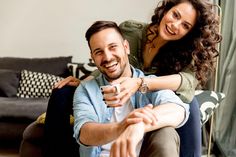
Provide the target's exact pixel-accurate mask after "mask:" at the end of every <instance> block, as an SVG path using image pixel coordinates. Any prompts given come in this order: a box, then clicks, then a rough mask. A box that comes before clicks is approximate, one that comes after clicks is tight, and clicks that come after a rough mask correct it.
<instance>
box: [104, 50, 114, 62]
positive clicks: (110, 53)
mask: <svg viewBox="0 0 236 157" xmlns="http://www.w3.org/2000/svg"><path fill="white" fill-rule="evenodd" d="M104 58H105V59H106V60H107V61H109V60H111V59H112V52H110V51H109V50H105V51H104Z"/></svg>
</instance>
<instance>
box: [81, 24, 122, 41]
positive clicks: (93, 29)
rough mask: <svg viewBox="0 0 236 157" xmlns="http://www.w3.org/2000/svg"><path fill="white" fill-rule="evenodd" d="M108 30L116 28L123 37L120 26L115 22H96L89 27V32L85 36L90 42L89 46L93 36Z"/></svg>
mask: <svg viewBox="0 0 236 157" xmlns="http://www.w3.org/2000/svg"><path fill="white" fill-rule="evenodd" d="M107 28H114V29H115V30H116V31H117V32H118V33H119V34H120V35H121V36H122V37H123V35H122V32H121V30H120V28H119V26H118V25H117V24H116V23H115V22H113V21H96V22H94V23H93V24H92V25H91V26H90V27H89V29H88V30H87V32H86V34H85V38H86V40H87V41H88V44H89V40H90V38H91V36H92V35H93V34H95V33H97V32H100V31H102V30H104V29H107ZM89 45H90V44H89Z"/></svg>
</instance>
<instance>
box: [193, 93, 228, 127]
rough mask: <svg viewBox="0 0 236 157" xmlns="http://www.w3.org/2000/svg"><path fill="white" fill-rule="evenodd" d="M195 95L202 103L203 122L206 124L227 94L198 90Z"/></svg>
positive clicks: (200, 103)
mask: <svg viewBox="0 0 236 157" xmlns="http://www.w3.org/2000/svg"><path fill="white" fill-rule="evenodd" d="M195 96H196V98H197V100H198V102H199V105H200V114H201V115H200V116H201V124H202V125H204V124H205V123H206V122H207V121H208V119H209V118H210V117H211V115H212V114H213V112H214V111H215V110H216V108H217V107H218V106H219V103H220V102H221V101H222V100H223V99H224V98H225V94H224V93H221V92H214V91H209V90H196V91H195Z"/></svg>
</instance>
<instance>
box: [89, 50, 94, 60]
mask: <svg viewBox="0 0 236 157" xmlns="http://www.w3.org/2000/svg"><path fill="white" fill-rule="evenodd" d="M90 57H91V58H92V60H93V62H94V59H93V55H92V52H91V51H90Z"/></svg>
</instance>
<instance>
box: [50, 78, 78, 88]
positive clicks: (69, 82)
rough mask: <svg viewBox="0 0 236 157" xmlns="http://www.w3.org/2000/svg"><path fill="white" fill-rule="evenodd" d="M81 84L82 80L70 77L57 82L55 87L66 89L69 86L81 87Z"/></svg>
mask: <svg viewBox="0 0 236 157" xmlns="http://www.w3.org/2000/svg"><path fill="white" fill-rule="evenodd" d="M79 84H80V80H79V79H77V78H75V77H73V76H68V77H67V78H65V79H63V80H61V81H59V82H57V83H56V84H55V86H54V88H62V87H64V86H65V85H68V86H75V87H77V86H79Z"/></svg>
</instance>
